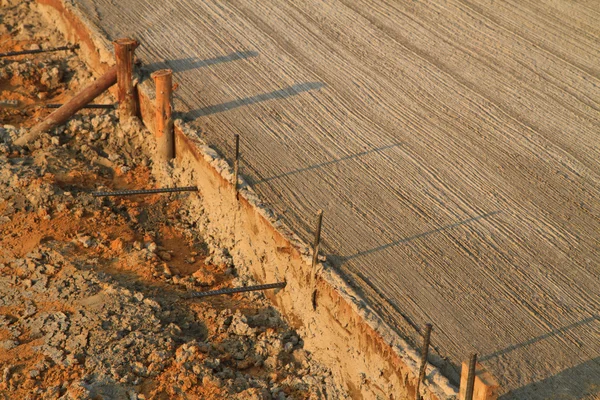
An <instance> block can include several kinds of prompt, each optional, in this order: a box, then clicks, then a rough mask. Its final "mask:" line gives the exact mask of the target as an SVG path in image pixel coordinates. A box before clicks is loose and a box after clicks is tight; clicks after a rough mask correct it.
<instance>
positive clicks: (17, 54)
mask: <svg viewBox="0 0 600 400" xmlns="http://www.w3.org/2000/svg"><path fill="white" fill-rule="evenodd" d="M78 48H79V45H78V44H76V45H73V46H61V47H52V48H49V49H37V50H22V51H9V52H8V53H0V58H2V57H13V56H22V55H24V54H38V53H49V52H52V51H61V50H76V49H78Z"/></svg>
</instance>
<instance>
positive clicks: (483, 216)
mask: <svg viewBox="0 0 600 400" xmlns="http://www.w3.org/2000/svg"><path fill="white" fill-rule="evenodd" d="M500 213H501V211H492V212H489V213H486V214H481V215H478V216H476V217H472V218H468V219H465V220H462V221H458V222H455V223H453V224H449V225H445V226H441V227H439V228H437V229H433V230H431V231H427V232H423V233H419V234H417V235H413V236H409V237H406V238H402V239H398V240H395V241H393V242H390V243H387V244H384V245H381V246H377V247H374V248H372V249H369V250H363V251H359V252H357V253H355V254H351V255H349V256H340V257H338V261H341V262H347V261H349V260H353V259H355V258H358V257H362V256H366V255H369V254H373V253H376V252H379V251H382V250H385V249H389V248H390V247H395V246H398V245H401V244H404V243H409V242H412V241H414V240H417V239H422V238H424V237H427V236H430V235H433V234H435V233H440V232H444V231H447V230H449V229H453V228H457V227H459V226H461V225H466V224H470V223H472V222H476V221H479V220H481V219H486V218H490V217H493V216H494V215H497V214H500Z"/></svg>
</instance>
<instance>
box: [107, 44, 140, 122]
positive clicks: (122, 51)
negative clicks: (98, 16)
mask: <svg viewBox="0 0 600 400" xmlns="http://www.w3.org/2000/svg"><path fill="white" fill-rule="evenodd" d="M113 45H114V46H115V59H116V61H117V84H118V86H119V90H118V98H119V118H121V119H122V120H126V119H129V118H131V117H133V116H137V115H138V104H137V101H136V99H135V89H134V87H133V53H134V51H135V49H136V48H137V47H138V46H139V45H140V44H139V42H138V41H137V40H134V39H117V40H115V41H114V42H113Z"/></svg>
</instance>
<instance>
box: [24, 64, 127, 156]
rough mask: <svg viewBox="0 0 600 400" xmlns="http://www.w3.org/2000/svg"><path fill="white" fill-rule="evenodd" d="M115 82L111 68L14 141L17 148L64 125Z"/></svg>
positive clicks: (114, 74)
mask: <svg viewBox="0 0 600 400" xmlns="http://www.w3.org/2000/svg"><path fill="white" fill-rule="evenodd" d="M116 82H117V68H116V67H112V68H111V69H109V70H108V71H107V72H106V73H105V74H104V75H102V76H101V77H100V78H98V79H97V80H96V81H95V82H94V83H92V84H91V85H89V86H86V87H85V88H84V89H83V90H82V91H81V92H79V93H77V95H75V97H73V98H72V99H71V100H69V101H67V102H66V103H65V104H63V105H62V106H61V107H60V108H58V109H57V110H56V111H54V112H53V113H52V114H50V115H48V116H47V117H46V119H44V120H43V121H42V122H40V123H39V124H37V125H36V126H34V127H33V128H31V130H30V131H29V132H28V133H26V134H25V135H23V136H21V137H20V138H18V139H17V140H15V142H14V143H15V144H16V145H17V146H23V145H25V144H27V143H28V142H31V141H33V140H35V139H37V138H38V136H40V134H41V133H42V132H48V131H49V130H50V129H52V128H54V127H56V126H58V125H60V124H63V123H65V122H66V121H68V119H69V118H71V116H73V114H75V113H76V112H77V111H79V110H81V109H82V108H83V107H85V105H86V104H88V103H89V102H90V101H92V100H94V99H95V98H96V97H98V96H99V95H100V94H101V93H102V92H104V91H105V90H106V89H108V88H109V87H111V86H112V85H114V84H115V83H116Z"/></svg>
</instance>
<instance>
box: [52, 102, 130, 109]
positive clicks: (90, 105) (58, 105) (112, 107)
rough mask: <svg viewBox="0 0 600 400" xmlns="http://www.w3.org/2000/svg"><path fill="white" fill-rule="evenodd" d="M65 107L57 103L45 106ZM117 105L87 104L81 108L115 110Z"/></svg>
mask: <svg viewBox="0 0 600 400" xmlns="http://www.w3.org/2000/svg"><path fill="white" fill-rule="evenodd" d="M62 106H64V104H55V103H50V104H46V105H44V107H45V108H60V107H62ZM117 106H118V105H117V104H86V105H85V106H83V107H81V108H89V109H99V110H114V109H115V108H117Z"/></svg>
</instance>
